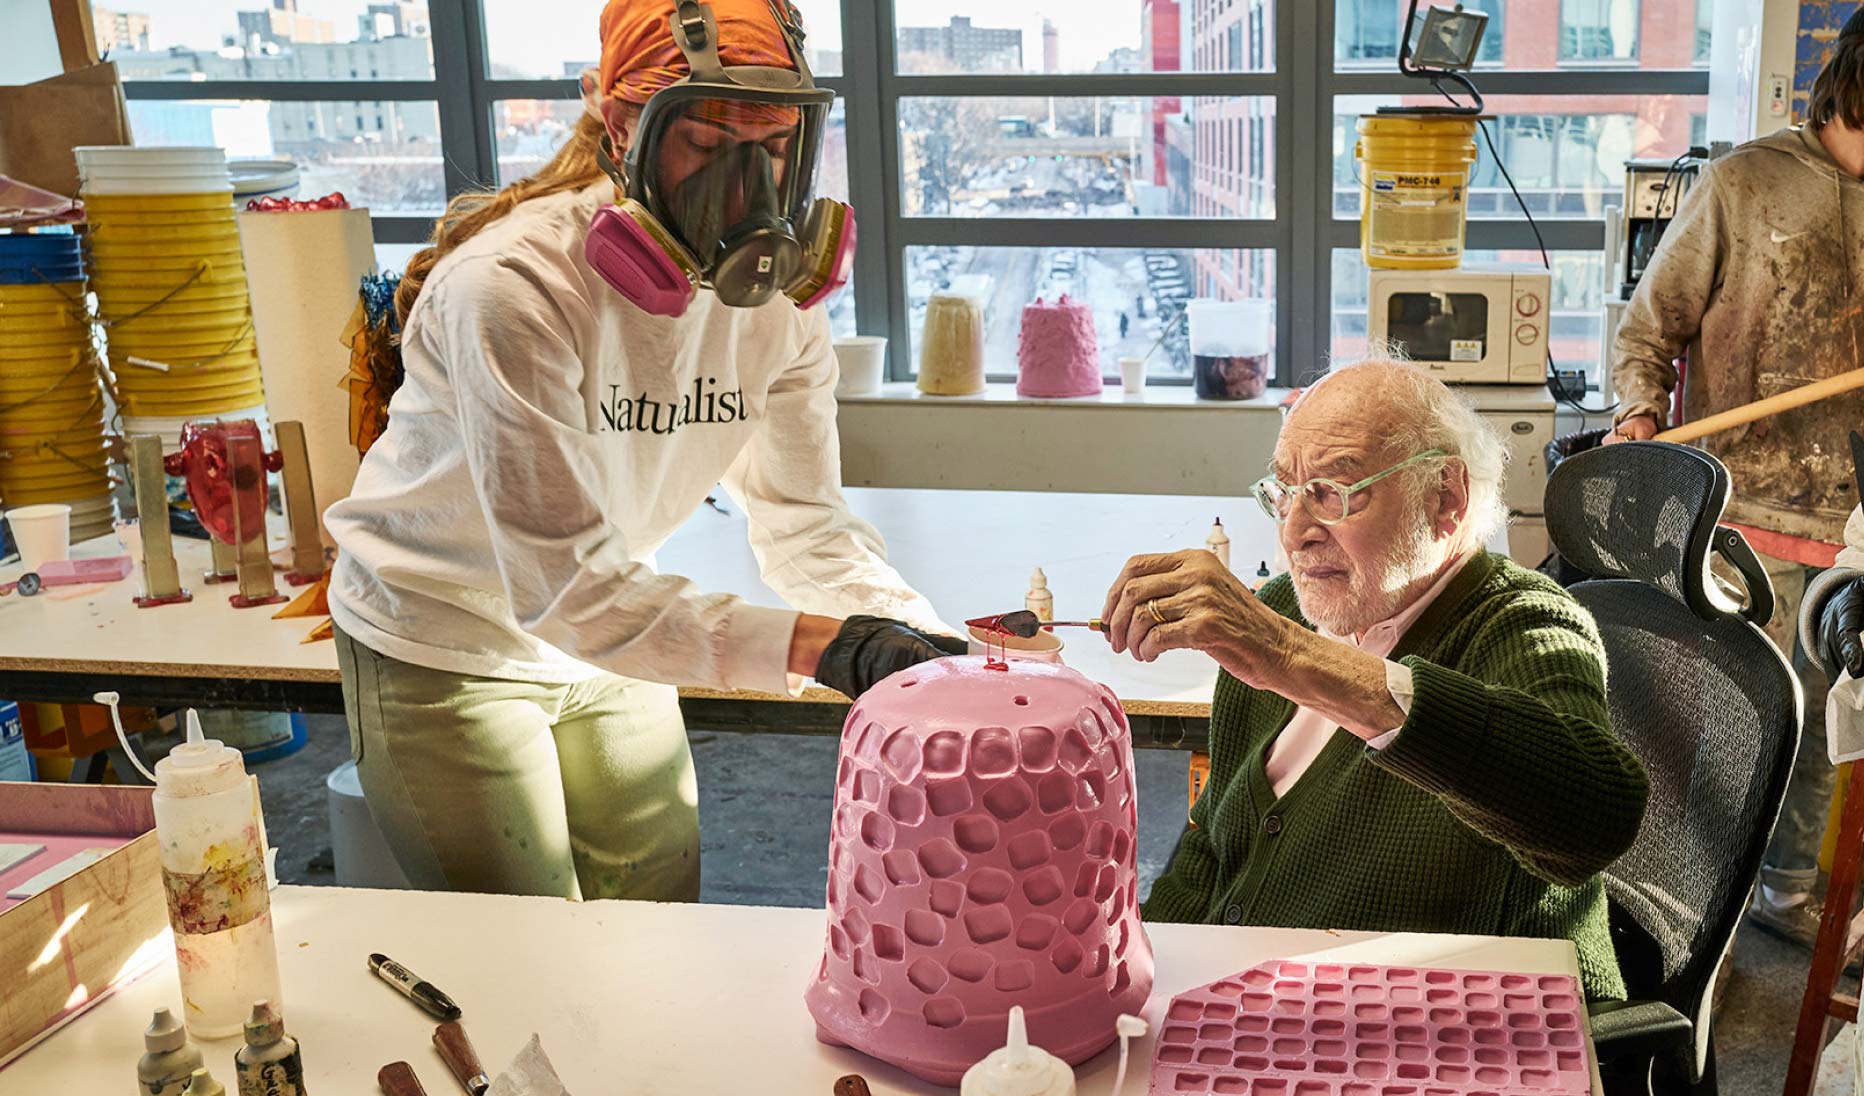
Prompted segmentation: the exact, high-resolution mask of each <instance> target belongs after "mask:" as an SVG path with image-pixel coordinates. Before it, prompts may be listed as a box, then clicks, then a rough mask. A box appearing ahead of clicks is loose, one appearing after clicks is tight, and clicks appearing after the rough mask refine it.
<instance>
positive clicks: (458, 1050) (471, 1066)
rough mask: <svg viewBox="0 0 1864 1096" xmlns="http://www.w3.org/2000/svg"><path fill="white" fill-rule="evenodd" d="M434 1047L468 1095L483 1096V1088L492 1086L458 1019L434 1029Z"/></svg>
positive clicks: (490, 1079) (477, 1053)
mask: <svg viewBox="0 0 1864 1096" xmlns="http://www.w3.org/2000/svg"><path fill="white" fill-rule="evenodd" d="M434 1048H435V1049H437V1050H438V1051H440V1057H441V1058H442V1059H444V1060H445V1061H446V1063H447V1068H448V1069H450V1070H452V1071H453V1078H454V1080H457V1081H458V1082H459V1083H460V1087H461V1088H463V1089H465V1090H466V1092H467V1094H468V1096H485V1090H486V1089H488V1088H491V1087H492V1078H490V1077H487V1076H486V1075H485V1067H483V1066H481V1065H480V1064H479V1052H478V1051H476V1050H474V1049H473V1048H472V1040H471V1039H468V1038H467V1037H466V1029H465V1028H463V1027H461V1026H460V1023H459V1021H458V1020H450V1021H448V1022H447V1023H444V1024H441V1025H440V1026H439V1027H437V1028H435V1029H434Z"/></svg>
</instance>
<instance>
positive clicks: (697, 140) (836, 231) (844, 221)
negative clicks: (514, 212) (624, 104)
mask: <svg viewBox="0 0 1864 1096" xmlns="http://www.w3.org/2000/svg"><path fill="white" fill-rule="evenodd" d="M770 6H771V12H772V14H773V15H775V17H776V20H777V24H778V26H779V28H780V29H781V31H782V34H783V38H784V42H785V45H786V47H787V49H788V50H789V54H790V60H791V62H792V63H793V64H794V66H795V68H794V70H791V69H784V68H774V67H765V66H754V65H734V66H731V67H726V66H724V65H722V64H721V63H720V62H719V58H718V25H717V23H716V21H715V20H714V18H713V15H712V9H711V7H710V6H709V5H706V4H703V3H699V2H698V0H680V2H679V3H678V5H677V6H676V7H675V9H674V11H673V13H672V15H671V17H670V20H671V23H672V27H673V41H674V43H675V44H676V45H677V46H678V47H679V49H680V52H681V53H682V54H684V55H685V58H686V63H687V68H688V74H687V75H686V76H685V77H683V78H682V79H680V80H679V81H677V82H675V83H673V84H671V85H669V86H667V87H665V88H663V89H661V90H660V91H658V92H656V93H654V95H653V96H652V97H651V98H650V99H649V100H648V101H647V103H646V105H645V106H644V107H643V108H642V110H641V116H640V121H639V126H638V129H637V132H636V136H635V139H634V141H633V143H632V145H631V146H630V147H629V150H628V154H627V157H626V160H625V163H624V164H622V165H618V164H617V163H616V158H615V156H614V150H613V147H612V146H611V144H610V142H609V138H608V136H607V135H606V134H604V135H603V137H602V144H601V147H600V149H599V150H598V152H597V160H598V162H599V163H600V164H601V166H602V169H603V171H605V172H606V173H607V174H608V175H609V177H610V178H611V179H613V180H614V182H615V186H616V189H617V191H618V192H619V195H620V198H621V200H620V201H618V202H617V203H615V204H613V205H605V206H603V207H602V208H601V209H600V210H598V211H597V212H596V215H595V218H594V220H593V221H592V222H591V224H590V227H589V234H588V237H587V239H586V240H585V242H584V248H583V250H584V255H585V257H586V258H587V259H588V260H589V265H590V266H591V267H593V268H594V269H595V271H596V273H597V274H599V275H601V277H602V279H603V280H604V281H606V282H607V283H608V284H609V285H610V286H612V287H614V289H615V290H616V291H617V292H619V293H620V294H621V295H622V296H624V297H626V298H627V299H628V300H629V301H631V302H633V303H634V304H635V305H637V306H639V307H640V308H641V309H643V310H644V311H647V312H650V313H653V314H655V315H659V316H679V315H681V314H683V313H684V312H685V311H686V309H687V307H688V306H689V305H691V303H692V300H693V298H694V296H696V295H697V293H698V291H699V290H700V289H701V288H710V289H711V290H712V291H713V292H714V293H715V294H716V295H717V296H718V299H719V301H720V302H721V303H723V304H726V305H729V306H732V307H735V308H755V307H757V306H759V305H762V304H765V303H767V302H768V301H770V300H771V299H772V298H774V297H775V296H776V295H777V294H779V293H781V294H782V295H784V296H786V297H788V298H789V299H790V300H792V301H794V302H795V303H796V305H797V306H798V307H801V308H809V307H812V306H814V305H816V304H819V303H821V302H822V301H823V300H824V299H825V298H827V297H828V296H829V294H831V293H833V292H834V291H835V290H836V289H839V288H840V287H841V286H842V285H844V284H846V283H847V280H848V273H849V268H850V267H851V266H852V265H853V262H854V244H855V223H854V210H852V209H850V208H849V207H848V206H847V205H844V204H843V203H841V202H837V201H833V200H831V199H827V198H817V199H814V200H812V195H813V192H814V183H815V172H816V165H817V161H818V160H819V158H820V155H821V149H822V138H823V134H824V132H825V131H826V129H827V125H828V115H829V108H830V107H831V106H832V105H833V104H834V101H835V93H834V92H833V91H830V90H828V89H826V88H818V87H816V86H815V82H814V80H813V79H812V78H811V77H810V74H809V66H808V63H807V62H806V61H805V60H804V58H803V51H802V26H801V21H800V18H799V16H798V15H797V14H796V12H795V9H794V8H792V7H790V5H789V3H788V0H771V5H770Z"/></svg>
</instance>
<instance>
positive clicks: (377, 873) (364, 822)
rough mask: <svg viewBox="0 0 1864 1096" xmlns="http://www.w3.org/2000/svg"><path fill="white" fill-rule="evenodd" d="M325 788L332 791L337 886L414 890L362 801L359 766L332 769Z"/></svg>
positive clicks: (350, 763) (350, 764) (332, 841)
mask: <svg viewBox="0 0 1864 1096" xmlns="http://www.w3.org/2000/svg"><path fill="white" fill-rule="evenodd" d="M324 788H325V789H326V790H327V791H328V792H329V803H330V848H331V851H332V852H333V853H334V854H335V857H336V869H337V886H339V887H374V888H377V889H379V890H412V889H413V886H412V885H411V884H410V883H409V882H408V877H407V876H406V875H404V874H402V871H401V865H400V864H397V863H396V862H395V854H394V853H393V852H392V851H391V850H390V849H389V847H388V841H387V839H385V838H384V837H383V836H382V830H381V828H380V827H379V826H377V825H376V824H375V815H374V814H372V813H371V812H370V810H369V802H368V800H366V799H364V798H363V794H362V778H361V777H360V776H359V775H357V772H356V763H355V762H354V761H345V762H344V763H343V764H341V765H338V766H337V767H336V768H335V769H333V770H331V773H330V775H329V777H327V778H326V779H325V780H324Z"/></svg>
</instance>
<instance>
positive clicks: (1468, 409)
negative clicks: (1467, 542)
mask: <svg viewBox="0 0 1864 1096" xmlns="http://www.w3.org/2000/svg"><path fill="white" fill-rule="evenodd" d="M1358 369H1376V370H1378V371H1379V372H1380V373H1381V374H1382V376H1381V377H1380V381H1381V383H1380V384H1379V389H1380V391H1379V393H1378V399H1379V400H1380V403H1381V407H1382V408H1383V409H1384V411H1385V413H1386V414H1387V415H1388V416H1389V418H1388V421H1389V422H1390V424H1391V425H1390V429H1389V430H1388V431H1387V432H1386V446H1387V449H1388V451H1390V452H1392V453H1395V454H1398V459H1399V460H1403V459H1405V458H1407V457H1410V456H1413V455H1415V454H1418V453H1423V452H1426V451H1428V450H1431V449H1441V450H1443V452H1444V454H1445V457H1446V458H1447V459H1448V460H1454V461H1456V462H1458V463H1460V464H1461V465H1462V466H1463V468H1464V469H1466V470H1467V471H1468V473H1469V516H1468V518H1467V519H1466V524H1467V527H1468V529H1469V531H1470V533H1471V535H1472V536H1473V538H1474V540H1475V542H1476V543H1477V544H1483V543H1486V542H1487V541H1488V539H1489V538H1490V537H1491V536H1493V535H1494V534H1495V532H1496V531H1497V530H1499V529H1502V528H1503V527H1505V526H1506V525H1507V524H1508V505H1507V503H1506V502H1505V501H1504V500H1503V498H1502V483H1503V481H1504V480H1505V478H1506V477H1507V473H1508V457H1509V451H1508V446H1507V445H1506V444H1504V443H1503V442H1502V438H1501V435H1500V434H1499V433H1498V432H1496V430H1495V428H1494V427H1493V426H1491V425H1489V422H1488V420H1487V419H1484V418H1483V417H1482V416H1481V415H1480V414H1478V413H1477V412H1476V409H1475V408H1474V407H1473V406H1472V405H1471V404H1470V403H1469V401H1468V400H1466V399H1465V398H1463V396H1462V395H1461V394H1459V393H1458V392H1456V391H1455V390H1454V389H1452V388H1450V387H1449V386H1448V385H1446V384H1444V383H1443V382H1442V381H1440V380H1438V379H1436V378H1435V377H1433V376H1431V375H1430V374H1428V373H1426V372H1425V371H1424V370H1422V369H1420V368H1418V367H1417V366H1415V365H1413V364H1411V363H1410V362H1408V361H1405V360H1404V358H1403V356H1402V355H1401V354H1399V353H1394V352H1393V351H1392V350H1390V349H1389V348H1373V349H1372V350H1371V351H1370V352H1369V353H1368V355H1367V356H1366V357H1365V358H1362V359H1360V360H1358V361H1352V362H1346V363H1335V364H1334V365H1333V367H1332V368H1331V369H1330V370H1329V371H1328V375H1327V377H1325V378H1322V381H1321V383H1325V381H1326V380H1329V379H1331V378H1333V377H1337V376H1341V375H1342V374H1346V373H1351V372H1352V371H1354V370H1358ZM1319 386H1320V385H1319V384H1316V385H1314V386H1312V387H1310V388H1309V389H1308V391H1310V392H1311V391H1313V390H1314V388H1318V387H1319ZM1442 468H1443V462H1439V461H1419V462H1418V463H1417V464H1415V465H1412V466H1411V467H1410V468H1407V469H1406V470H1405V471H1404V472H1402V473H1400V476H1401V477H1402V478H1403V479H1404V480H1405V483H1406V487H1407V489H1408V490H1409V491H1410V492H1411V498H1412V501H1413V502H1415V503H1417V504H1419V505H1421V504H1422V503H1423V502H1424V500H1425V499H1427V498H1428V497H1429V496H1430V494H1431V492H1432V491H1434V490H1436V489H1437V488H1438V485H1439V484H1440V483H1441V482H1442V481H1441V479H1440V476H1439V473H1440V471H1441V469H1442Z"/></svg>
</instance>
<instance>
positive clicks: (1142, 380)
mask: <svg viewBox="0 0 1864 1096" xmlns="http://www.w3.org/2000/svg"><path fill="white" fill-rule="evenodd" d="M1120 388H1121V389H1122V390H1124V391H1125V392H1126V393H1128V394H1129V395H1130V394H1132V393H1135V392H1144V391H1145V390H1146V360H1145V359H1144V358H1121V359H1120Z"/></svg>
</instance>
